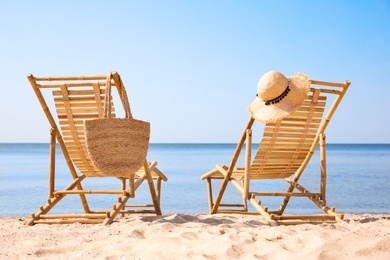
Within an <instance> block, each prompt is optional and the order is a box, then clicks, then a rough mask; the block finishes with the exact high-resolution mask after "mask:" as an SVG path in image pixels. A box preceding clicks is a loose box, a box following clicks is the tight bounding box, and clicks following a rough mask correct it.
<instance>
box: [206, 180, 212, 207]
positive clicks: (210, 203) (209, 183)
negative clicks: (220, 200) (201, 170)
mask: <svg viewBox="0 0 390 260" xmlns="http://www.w3.org/2000/svg"><path fill="white" fill-rule="evenodd" d="M207 193H208V200H209V213H212V210H213V187H212V185H211V178H207Z"/></svg>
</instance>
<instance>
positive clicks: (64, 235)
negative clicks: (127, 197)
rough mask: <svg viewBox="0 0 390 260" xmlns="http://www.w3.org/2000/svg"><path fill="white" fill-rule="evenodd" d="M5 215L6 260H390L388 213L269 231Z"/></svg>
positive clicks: (182, 218)
mask: <svg viewBox="0 0 390 260" xmlns="http://www.w3.org/2000/svg"><path fill="white" fill-rule="evenodd" d="M26 220H27V218H17V217H2V218H0V237H1V248H0V258H1V259H297V258H302V259H348V258H350V259H389V256H390V215H383V214H380V215H379V214H378V215H373V214H370V215H369V214H361V215H346V216H345V222H342V223H337V224H322V225H309V224H304V225H298V226H279V227H270V226H269V225H267V224H266V222H265V221H263V220H262V219H261V218H259V217H258V216H242V215H187V214H173V215H163V216H160V217H156V216H146V215H144V216H129V217H126V218H122V219H118V221H116V222H114V223H113V224H111V225H110V226H102V225H85V224H78V223H76V224H64V225H35V226H27V225H26V224H25V221H26Z"/></svg>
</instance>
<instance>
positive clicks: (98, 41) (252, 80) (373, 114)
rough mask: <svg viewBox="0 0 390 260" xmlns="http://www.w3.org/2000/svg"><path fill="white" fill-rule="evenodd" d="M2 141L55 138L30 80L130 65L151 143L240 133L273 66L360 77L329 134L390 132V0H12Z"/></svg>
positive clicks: (346, 138) (344, 137) (134, 104)
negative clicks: (259, 86)
mask: <svg viewBox="0 0 390 260" xmlns="http://www.w3.org/2000/svg"><path fill="white" fill-rule="evenodd" d="M0 24H1V26H0V35H1V41H0V54H1V55H0V57H1V58H0V73H1V80H0V88H1V93H2V95H3V96H2V99H1V102H0V111H1V112H0V122H1V127H0V142H48V140H49V124H48V122H47V120H46V118H45V116H44V114H43V112H42V109H41V107H40V105H39V103H38V101H37V99H36V97H35V95H34V93H33V91H32V89H31V87H30V85H29V83H28V81H27V79H26V75H27V74H28V73H33V74H34V75H36V76H43V75H96V74H107V73H108V72H110V71H113V70H116V71H118V72H119V74H120V75H121V76H122V79H123V81H124V84H125V86H126V87H127V89H128V95H129V99H130V104H131V108H132V112H133V115H134V117H135V118H138V119H142V120H146V121H150V122H151V126H152V133H151V142H160V143H164V142H167V143H169V142H180V143H187V142H188V143H198V142H217V143H221V142H229V143H230V142H231V143H234V142H237V141H238V139H239V137H240V135H241V132H242V130H243V129H244V126H245V124H246V122H247V120H248V118H249V114H248V112H247V106H248V105H249V104H250V103H251V102H252V101H253V99H254V98H255V95H256V84H257V81H258V79H259V78H260V77H261V75H262V74H264V73H266V72H268V71H270V70H277V71H280V72H281V73H283V74H285V75H286V76H290V75H292V74H293V73H295V72H302V73H306V74H308V75H309V77H310V78H312V79H318V80H325V81H335V82H343V81H345V80H347V79H348V80H350V81H351V82H352V84H351V87H350V89H349V91H348V93H347V95H346V97H345V99H344V100H343V103H342V104H341V105H340V108H339V110H338V111H337V113H336V114H335V116H334V118H333V120H332V122H331V124H330V125H329V127H328V131H327V136H328V142H333V143H390V134H389V130H390V122H389V115H388V112H389V111H390V95H389V94H390V91H389V90H390V1H379V0H378V1H376V0H373V1H356V0H355V1H352V0H350V1H287V0H285V1H261V0H257V1H238V0H237V1H203V0H199V1H170V0H167V1H71V0H67V1H18V0H15V1H1V2H0Z"/></svg>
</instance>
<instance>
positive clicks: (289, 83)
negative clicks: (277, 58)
mask: <svg viewBox="0 0 390 260" xmlns="http://www.w3.org/2000/svg"><path fill="white" fill-rule="evenodd" d="M309 90H310V84H309V80H308V77H307V75H305V74H302V73H295V74H294V75H292V76H290V77H288V78H287V77H285V76H284V75H283V74H281V73H279V72H277V71H270V72H267V73H265V74H264V75H263V76H262V77H261V78H260V80H259V82H258V83H257V98H256V99H255V101H253V103H252V104H251V105H249V107H248V111H249V113H250V114H251V115H252V117H253V118H254V119H255V120H256V121H259V122H266V123H268V122H276V121H278V120H280V119H282V118H284V117H286V116H288V115H289V114H291V113H292V112H294V111H295V110H297V109H298V108H299V106H300V105H301V103H302V102H303V100H304V99H305V98H306V97H307V96H308V92H309Z"/></svg>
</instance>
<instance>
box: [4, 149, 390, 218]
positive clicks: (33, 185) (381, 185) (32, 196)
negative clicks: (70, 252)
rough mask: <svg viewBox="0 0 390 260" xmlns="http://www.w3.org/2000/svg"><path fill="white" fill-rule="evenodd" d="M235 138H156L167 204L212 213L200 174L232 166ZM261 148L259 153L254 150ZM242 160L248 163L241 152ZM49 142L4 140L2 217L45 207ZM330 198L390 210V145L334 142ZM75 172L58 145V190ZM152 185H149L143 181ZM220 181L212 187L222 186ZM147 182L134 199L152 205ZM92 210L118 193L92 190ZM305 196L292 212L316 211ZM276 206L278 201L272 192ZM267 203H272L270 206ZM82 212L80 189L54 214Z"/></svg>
mask: <svg viewBox="0 0 390 260" xmlns="http://www.w3.org/2000/svg"><path fill="white" fill-rule="evenodd" d="M235 147H236V144H151V145H150V147H149V153H148V160H150V161H153V160H156V161H157V162H158V168H159V169H160V170H161V171H162V172H164V173H165V175H166V176H167V177H168V182H166V183H165V182H164V183H163V185H162V197H161V208H162V211H163V214H169V213H207V212H208V202H207V187H206V181H201V180H200V176H201V175H202V174H204V173H206V172H207V171H209V170H211V169H212V168H213V167H214V166H215V164H217V163H218V164H229V163H230V160H231V158H232V155H233V152H234V149H235ZM254 152H255V150H254V151H253V153H254ZM238 166H243V156H241V157H240V160H239V162H238ZM48 170H49V144H0V216H27V215H30V214H31V213H34V212H37V211H38V208H39V206H40V205H45V204H46V201H47V196H48V195H47V194H48ZM327 173H328V175H327V204H328V206H335V207H336V211H337V212H343V213H390V199H389V192H390V188H389V187H390V144H328V145H327ZM319 176H320V175H319V153H318V151H317V152H316V153H315V154H314V156H313V158H312V159H311V161H310V163H309V165H308V167H307V169H306V171H305V173H304V174H303V175H302V178H301V183H302V185H303V186H305V188H307V189H308V190H310V191H311V192H316V191H318V189H319ZM70 182H71V176H70V173H69V171H68V169H67V166H66V164H65V161H64V159H63V156H62V153H61V151H60V149H58V148H57V155H56V189H63V188H64V187H66V186H67V185H68V184H69V183H70ZM145 184H146V183H145ZM219 185H220V182H216V183H215V184H214V185H213V190H214V192H215V195H214V197H215V196H216V192H217V191H218V188H219ZM83 186H84V189H94V188H97V189H105V188H107V189H115V188H117V187H120V184H119V182H118V181H117V180H116V179H115V178H87V179H86V181H85V182H83ZM146 187H147V185H143V187H142V188H140V189H139V190H138V191H137V193H136V199H132V201H130V203H138V202H139V203H150V195H149V194H148V191H147V190H146V189H145V188H146ZM251 188H252V189H257V190H267V191H273V190H277V189H281V190H282V191H283V190H285V189H286V187H285V186H284V184H283V185H281V184H279V182H275V181H263V182H261V181H258V182H255V183H254V184H251ZM87 200H88V202H89V204H90V207H91V209H103V208H111V205H112V204H114V203H115V202H116V197H113V196H112V195H87ZM241 201H242V200H241V197H240V194H239V193H238V192H237V191H236V190H235V189H232V188H228V189H227V191H226V194H225V196H224V199H223V202H225V203H240V202H241ZM307 201H308V200H307V199H302V198H297V199H296V200H294V201H292V200H291V203H290V205H289V207H288V208H287V212H288V213H301V212H316V208H315V207H311V204H310V203H308V202H307ZM264 203H265V205H267V206H269V208H270V210H272V209H273V208H278V206H279V204H280V201H279V200H278V199H275V198H269V199H267V200H266V201H265V202H264ZM267 203H268V204H267ZM70 212H73V213H81V212H82V208H81V203H80V200H79V197H78V196H77V195H73V196H68V198H67V199H66V200H63V201H61V202H60V203H59V204H58V205H56V207H55V209H54V210H53V211H52V213H70Z"/></svg>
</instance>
